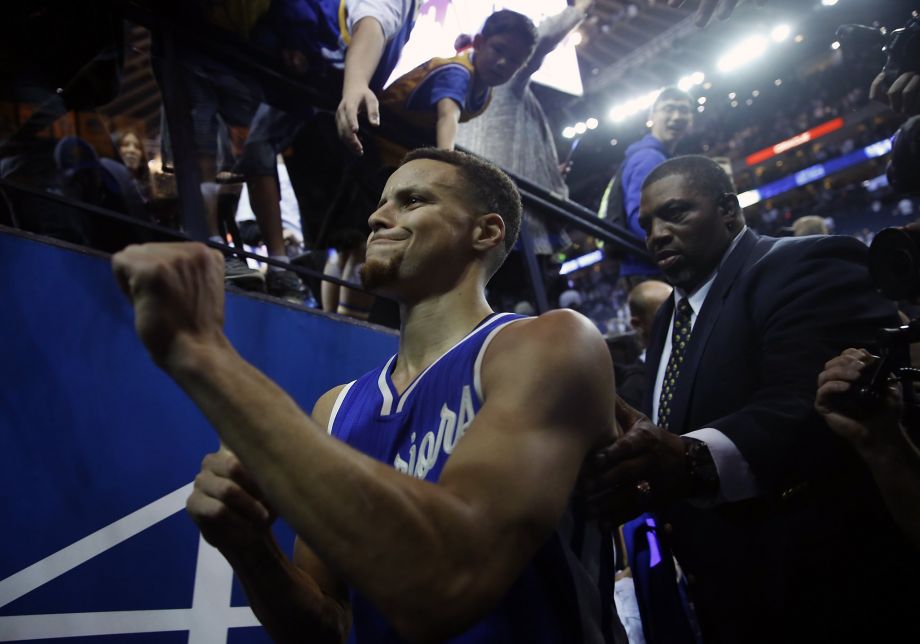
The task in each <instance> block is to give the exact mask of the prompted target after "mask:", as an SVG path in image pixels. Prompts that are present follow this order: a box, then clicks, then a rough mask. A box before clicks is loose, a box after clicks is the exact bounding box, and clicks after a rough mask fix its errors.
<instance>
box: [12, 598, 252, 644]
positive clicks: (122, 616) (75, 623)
mask: <svg viewBox="0 0 920 644" xmlns="http://www.w3.org/2000/svg"><path fill="white" fill-rule="evenodd" d="M194 611H195V609H193V608H178V609H174V610H122V611H109V612H101V613H58V614H54V615H14V616H10V617H0V642H15V641H26V640H37V639H51V638H56V637H79V636H87V635H121V634H125V633H166V632H170V631H192V632H194V629H195V627H196V625H197V624H199V623H201V620H202V618H205V619H206V618H207V616H206V615H204V616H203V615H200V614H199V615H197V616H196V615H195V614H194ZM221 617H222V618H223V621H222V622H221V627H222V630H221V639H220V640H219V641H220V642H225V641H226V637H227V634H226V630H225V629H226V628H242V627H245V626H258V625H259V620H257V619H256V616H255V614H254V613H253V612H252V609H251V608H249V607H248V606H236V607H233V608H223V609H222V610H221ZM189 641H191V637H190V638H189ZM200 641H204V640H200Z"/></svg>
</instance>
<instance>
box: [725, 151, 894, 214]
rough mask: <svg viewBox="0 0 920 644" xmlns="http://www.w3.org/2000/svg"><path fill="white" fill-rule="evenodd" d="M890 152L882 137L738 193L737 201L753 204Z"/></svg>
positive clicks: (742, 204)
mask: <svg viewBox="0 0 920 644" xmlns="http://www.w3.org/2000/svg"><path fill="white" fill-rule="evenodd" d="M889 152H891V139H882V140H881V141H876V142H875V143H873V144H872V145H867V146H866V147H864V148H862V149H861V150H856V151H854V152H850V153H849V154H845V155H843V156H842V157H837V158H836V159H831V160H830V161H826V162H824V163H818V164H815V165H813V166H810V167H808V168H805V169H804V170H799V171H798V172H796V173H795V174H790V175H787V176H785V177H783V178H782V179H777V180H776V181H771V182H770V183H767V184H764V185H762V186H760V187H759V188H756V189H754V190H748V191H747V192H742V193H741V194H739V195H738V203H739V204H741V207H742V208H747V207H748V206H753V205H754V204H756V203H758V202H760V201H763V200H764V199H771V198H773V197H776V196H779V195H781V194H783V193H784V192H789V191H790V190H795V189H796V188H800V187H802V186H805V185H808V184H809V183H814V182H815V181H819V180H821V179H823V178H824V177H826V176H828V175H831V174H834V173H835V172H840V171H841V170H845V169H846V168H849V167H851V166H854V165H857V164H859V163H862V162H863V161H866V160H868V159H875V158H877V157H880V156H884V155H886V154H888V153H889Z"/></svg>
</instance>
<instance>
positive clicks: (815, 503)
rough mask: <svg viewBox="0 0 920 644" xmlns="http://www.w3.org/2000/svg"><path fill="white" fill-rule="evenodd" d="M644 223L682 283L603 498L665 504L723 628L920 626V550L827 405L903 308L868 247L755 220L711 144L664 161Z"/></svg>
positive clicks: (601, 482) (843, 635) (707, 629)
mask: <svg viewBox="0 0 920 644" xmlns="http://www.w3.org/2000/svg"><path fill="white" fill-rule="evenodd" d="M640 223H641V225H642V228H643V230H644V231H645V232H646V233H647V235H648V239H647V244H648V249H649V252H650V253H651V254H652V256H653V257H654V258H655V261H656V263H657V265H658V267H659V268H660V269H661V271H662V273H664V275H665V277H666V278H667V279H668V281H669V282H671V284H673V285H674V290H675V293H674V296H673V298H671V299H670V300H669V301H668V302H666V303H665V304H664V305H663V306H662V307H661V309H660V310H659V313H658V316H657V318H656V321H655V325H654V327H653V331H652V338H651V342H650V344H649V348H648V353H647V365H648V371H647V376H648V378H649V382H650V383H654V386H653V387H650V391H649V393H648V394H647V395H646V400H645V404H644V407H645V409H644V411H645V412H646V414H647V417H646V416H645V415H642V414H639V413H638V412H635V411H634V410H631V409H627V408H625V407H623V406H622V405H621V406H620V408H619V412H618V414H619V417H620V422H621V424H622V425H623V426H624V427H625V428H627V431H626V434H625V435H624V437H623V438H622V439H620V440H618V441H617V442H616V443H615V444H614V445H613V446H612V447H610V448H609V449H607V450H605V451H604V452H603V453H602V454H601V455H600V457H599V461H600V462H599V464H598V468H597V471H596V472H595V473H594V475H593V486H592V487H591V489H592V490H593V496H592V498H591V499H590V505H591V506H592V508H593V510H594V511H596V512H599V513H601V514H605V515H607V516H608V517H609V518H610V519H611V520H614V521H616V520H621V519H623V518H628V517H629V516H631V515H633V514H635V513H637V512H638V511H640V510H648V509H657V510H660V512H661V519H662V520H661V521H660V522H659V524H660V526H661V530H659V538H661V539H662V540H663V541H665V542H667V543H670V544H671V545H672V546H673V549H674V552H675V554H676V556H677V559H678V561H679V562H680V563H681V566H682V567H683V570H684V572H685V573H686V577H687V580H688V582H689V595H690V599H691V600H692V602H693V604H694V606H695V608H696V613H697V616H698V618H699V625H700V627H701V630H702V636H703V639H704V641H706V642H726V643H737V642H746V643H752V642H755V643H756V642H817V641H828V642H829V641H834V642H855V641H916V640H917V638H918V637H920V634H918V632H917V631H918V629H920V626H918V624H917V621H916V620H915V619H914V617H913V615H914V610H915V608H916V606H917V605H918V604H920V592H918V590H917V584H916V582H915V579H916V575H917V574H918V572H920V556H918V552H917V551H916V550H915V549H913V548H911V547H910V546H909V544H907V542H906V541H905V539H904V538H903V537H902V536H901V535H900V534H899V533H898V530H897V529H896V528H895V526H894V524H893V523H892V521H891V518H890V517H889V516H888V515H887V513H886V511H885V508H884V506H883V504H882V502H881V500H880V498H879V496H878V491H877V489H876V488H875V486H874V484H873V482H872V479H871V477H870V476H869V472H868V470H867V468H866V467H865V466H864V465H862V464H861V463H859V462H858V460H857V459H856V458H855V457H854V456H853V455H852V454H851V453H849V452H848V451H847V450H846V446H845V445H844V443H843V441H841V440H840V439H839V438H838V437H836V436H835V435H834V434H833V433H832V432H831V431H830V430H829V429H828V427H827V425H826V424H825V423H824V421H823V420H822V419H821V418H820V417H819V416H818V415H817V413H816V412H815V411H814V409H813V401H814V398H815V390H816V379H817V374H818V373H819V372H820V371H821V369H822V368H823V365H824V363H825V362H826V361H828V360H830V359H831V358H833V357H834V356H836V355H838V354H839V353H840V352H841V351H842V350H843V349H845V348H846V347H848V346H857V345H858V343H857V345H854V342H855V341H856V340H857V339H861V340H862V341H868V342H871V341H872V339H873V338H874V337H875V334H876V329H878V328H879V327H882V326H886V325H891V324H894V323H895V321H896V320H897V318H896V317H895V312H894V307H893V305H892V304H891V303H890V302H887V301H886V300H884V299H883V298H882V297H881V296H880V295H878V294H877V293H875V292H874V290H873V289H872V288H871V285H870V282H869V279H868V269H867V267H866V259H867V249H866V247H865V246H864V245H863V244H861V243H860V242H858V241H856V240H854V239H852V238H849V237H833V236H823V235H819V236H812V237H801V238H785V239H774V238H769V237H761V236H758V235H756V234H755V233H754V232H753V231H751V230H749V229H747V228H746V227H745V225H744V220H743V216H742V213H741V209H740V207H739V205H738V199H737V197H736V195H735V194H734V188H733V186H732V183H731V180H730V179H729V177H728V176H727V175H726V174H725V172H724V171H723V170H722V169H721V168H720V167H719V166H718V164H716V163H715V162H713V161H711V160H709V159H707V158H705V157H701V156H686V157H677V158H675V159H672V160H670V161H666V162H665V163H663V164H661V165H660V166H658V167H657V168H656V169H655V170H654V171H652V173H651V174H649V176H648V178H647V179H646V180H645V184H644V186H643V189H642V208H641V216H640ZM869 589H871V590H869ZM907 633H910V635H906V634H907Z"/></svg>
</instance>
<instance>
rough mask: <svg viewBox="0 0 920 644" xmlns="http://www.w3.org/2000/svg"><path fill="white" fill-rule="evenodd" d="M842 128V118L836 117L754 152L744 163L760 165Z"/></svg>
mask: <svg viewBox="0 0 920 644" xmlns="http://www.w3.org/2000/svg"><path fill="white" fill-rule="evenodd" d="M842 127H843V118H842V117H837V118H835V119H833V120H830V121H827V122H825V123H822V124H821V125H817V126H815V127H813V128H811V129H810V130H806V131H805V132H801V133H799V134H796V135H795V136H792V137H789V138H788V139H786V140H785V141H780V142H779V143H777V144H775V145H771V146H770V147H768V148H764V149H763V150H760V151H758V152H755V153H754V154H751V155H749V156H747V157H745V159H744V162H745V163H746V164H747V165H748V167H750V166H752V165H757V164H758V163H762V162H763V161H766V160H767V159H769V158H771V157H775V156H776V155H777V154H782V153H783V152H786V151H787V150H791V149H792V148H795V147H798V146H800V145H802V144H803V143H808V142H809V141H813V140H815V139H817V138H818V137H821V136H824V135H825V134H830V133H831V132H834V131H835V130H839V129H840V128H842Z"/></svg>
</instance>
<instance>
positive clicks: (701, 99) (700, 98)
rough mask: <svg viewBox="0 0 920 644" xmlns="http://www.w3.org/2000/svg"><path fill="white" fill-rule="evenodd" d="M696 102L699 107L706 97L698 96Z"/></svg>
mask: <svg viewBox="0 0 920 644" xmlns="http://www.w3.org/2000/svg"><path fill="white" fill-rule="evenodd" d="M696 102H697V103H699V104H700V105H703V104H704V103H705V102H706V97H705V96H700V97H699V98H698V99H696Z"/></svg>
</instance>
